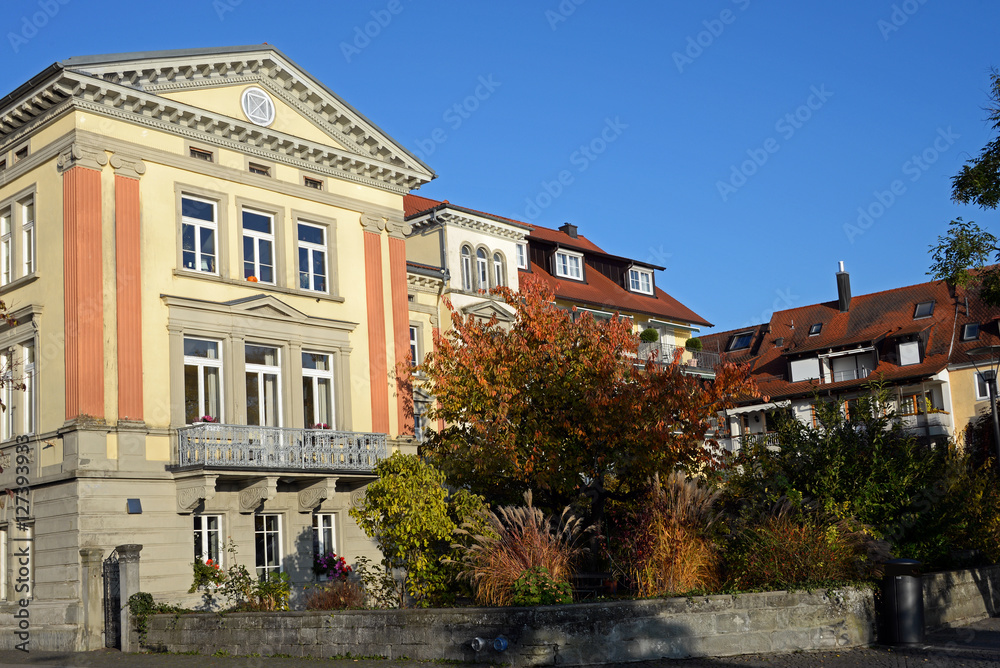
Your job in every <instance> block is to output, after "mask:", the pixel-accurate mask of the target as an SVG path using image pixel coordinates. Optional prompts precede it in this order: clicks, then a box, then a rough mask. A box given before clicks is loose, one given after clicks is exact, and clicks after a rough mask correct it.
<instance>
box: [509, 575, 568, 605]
mask: <svg viewBox="0 0 1000 668" xmlns="http://www.w3.org/2000/svg"><path fill="white" fill-rule="evenodd" d="M511 591H512V594H513V598H512V599H511V603H513V604H514V605H522V606H527V605H555V604H557V603H572V602H573V590H572V589H571V588H570V586H569V583H568V582H566V581H565V580H554V579H552V576H551V575H549V571H548V569H546V568H545V567H544V566H535V567H534V568H529V569H527V570H526V571H522V573H521V575H520V576H519V577H518V578H517V580H515V581H514V584H513V586H512V587H511Z"/></svg>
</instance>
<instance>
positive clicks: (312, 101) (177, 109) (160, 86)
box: [0, 44, 435, 193]
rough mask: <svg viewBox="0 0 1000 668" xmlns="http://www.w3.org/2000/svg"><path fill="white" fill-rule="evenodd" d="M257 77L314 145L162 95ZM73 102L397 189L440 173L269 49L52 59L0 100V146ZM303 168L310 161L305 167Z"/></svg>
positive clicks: (250, 81)
mask: <svg viewBox="0 0 1000 668" xmlns="http://www.w3.org/2000/svg"><path fill="white" fill-rule="evenodd" d="M251 84H256V85H259V86H261V87H262V88H263V89H265V90H266V91H267V92H268V93H269V94H270V95H272V96H273V97H275V98H276V99H279V100H281V101H282V102H284V103H285V104H287V105H288V106H291V107H293V108H294V109H295V110H296V111H297V112H298V113H300V114H301V115H302V116H304V117H305V118H307V119H308V120H309V121H311V122H312V123H313V124H314V125H315V126H316V127H318V128H320V129H321V130H322V131H323V132H324V133H326V134H327V135H328V136H329V137H330V138H331V141H330V142H328V143H322V144H319V143H316V142H312V141H307V140H304V139H302V138H299V137H294V136H291V135H287V134H284V133H282V132H281V131H280V130H278V129H276V128H272V127H262V126H259V125H255V124H253V123H252V122H250V121H248V120H246V119H244V118H233V117H228V116H224V115H223V114H220V113H215V112H212V111H210V110H206V109H201V108H198V107H193V106H190V105H186V104H183V103H180V102H176V101H173V100H170V99H169V98H167V97H164V95H162V94H160V93H168V92H178V91H181V90H194V89H200V88H216V87H222V86H237V85H239V86H246V85H251ZM67 107H76V108H83V109H86V110H87V111H90V112H93V113H98V114H106V115H113V116H115V117H118V118H123V117H124V118H125V119H127V120H129V121H134V122H138V123H140V124H144V125H154V126H155V127H162V126H163V124H167V125H168V127H169V126H172V128H173V129H175V130H176V131H178V132H180V133H182V134H184V135H186V136H189V137H192V138H197V139H198V140H199V141H204V142H206V143H210V144H218V145H221V146H225V147H227V148H237V149H238V148H240V146H241V145H242V147H244V148H245V147H257V148H262V149H264V150H267V151H268V152H269V154H271V155H269V157H271V158H272V159H274V160H278V161H282V162H287V163H288V164H293V165H296V166H299V165H300V163H309V164H308V166H309V168H311V169H313V170H315V171H319V172H325V173H328V174H329V175H331V176H335V177H338V178H344V179H347V180H352V181H357V182H361V183H366V184H368V185H376V186H378V187H383V188H387V189H390V190H393V191H395V192H400V193H403V192H406V191H408V190H409V189H410V188H416V187H419V186H420V185H421V184H423V183H426V182H428V181H430V180H431V179H433V178H435V174H434V172H433V171H431V169H430V168H429V167H427V165H425V164H424V163H423V162H422V161H421V160H419V159H418V158H417V157H416V156H414V155H413V154H412V153H410V152H409V151H408V150H407V149H406V148H404V147H403V146H402V145H401V144H399V143H397V142H396V141H395V140H393V139H392V138H391V137H390V136H389V135H388V134H386V133H385V132H384V131H383V130H382V129H381V128H379V127H378V126H377V125H375V124H374V123H372V121H370V120H369V119H368V118H367V117H365V116H364V115H363V114H361V113H360V112H358V111H357V110H356V109H354V107H352V106H351V105H349V104H347V102H345V101H344V100H343V99H341V98H340V97H339V96H338V95H337V94H336V93H334V92H333V91H331V90H330V89H329V88H327V87H326V86H325V85H323V84H322V83H321V82H319V81H317V80H316V79H314V78H313V77H312V76H311V75H310V74H308V73H307V72H306V71H305V70H303V69H302V68H301V67H299V66H298V65H297V64H295V63H294V62H293V61H292V60H291V59H290V58H288V57H287V56H285V54H283V53H282V52H281V51H279V50H278V49H276V48H274V47H273V46H270V45H267V44H263V45H253V46H236V47H223V48H213V49H183V50H171V51H145V52H136V53H119V54H110V55H103V56H79V57H74V58H68V59H66V60H63V61H61V62H57V63H54V64H53V65H51V66H49V67H48V68H46V69H45V70H43V71H42V72H41V73H40V74H39V75H37V76H35V77H33V78H32V79H30V80H29V81H27V82H26V83H25V84H23V85H22V86H20V87H19V88H18V89H17V90H15V91H13V92H12V93H10V94H9V95H7V96H5V97H3V98H2V99H0V145H3V144H6V143H8V142H9V141H11V142H12V141H17V140H18V138H19V137H20V136H22V135H24V134H27V133H28V132H31V131H33V130H34V129H35V128H37V127H38V126H39V125H41V124H42V123H43V122H45V121H47V120H49V119H51V118H52V117H53V115H54V114H56V113H60V112H61V111H63V110H65V108H67ZM301 166H305V165H304V164H302V165H301Z"/></svg>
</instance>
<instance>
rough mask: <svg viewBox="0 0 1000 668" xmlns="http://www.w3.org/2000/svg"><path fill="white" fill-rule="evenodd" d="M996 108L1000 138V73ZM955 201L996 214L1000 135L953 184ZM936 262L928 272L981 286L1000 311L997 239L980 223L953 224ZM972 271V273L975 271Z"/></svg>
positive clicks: (992, 111)
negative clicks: (989, 210)
mask: <svg viewBox="0 0 1000 668" xmlns="http://www.w3.org/2000/svg"><path fill="white" fill-rule="evenodd" d="M991 80H992V86H991V94H990V102H989V105H988V107H987V112H988V114H989V120H990V122H992V124H993V129H994V130H996V131H997V132H998V133H1000V71H997V70H996V69H994V70H993V72H992V74H991ZM951 196H952V199H953V200H954V201H956V202H960V203H962V204H975V205H976V206H978V207H980V208H982V209H991V210H992V209H996V208H997V204H998V203H1000V134H998V136H997V137H996V138H994V139H993V140H992V141H990V142H989V143H987V144H986V146H985V147H984V148H983V150H982V152H981V153H980V154H979V157H977V158H974V159H972V160H969V161H968V162H967V163H966V164H965V165H963V167H962V169H961V171H960V172H959V173H958V174H957V175H956V176H955V177H954V178H952V191H951ZM931 253H932V257H933V261H932V263H931V270H930V272H928V273H929V274H930V275H931V276H933V277H934V278H936V279H943V280H946V281H948V282H949V283H951V284H952V285H959V286H963V287H964V286H967V285H979V286H980V289H981V294H982V297H983V299H984V300H985V301H986V302H987V303H988V304H993V305H1000V269H998V268H997V267H987V265H989V264H990V263H991V262H1000V246H998V244H997V238H996V237H995V236H994V235H992V234H990V233H989V232H987V231H985V230H983V229H982V228H980V227H979V226H978V225H976V223H974V222H972V221H969V222H965V221H963V220H962V219H961V218H958V219H956V220H953V221H952V222H951V224H950V226H949V228H948V232H947V234H945V235H943V236H940V237H938V242H937V244H936V245H934V246H931ZM970 270H971V271H970Z"/></svg>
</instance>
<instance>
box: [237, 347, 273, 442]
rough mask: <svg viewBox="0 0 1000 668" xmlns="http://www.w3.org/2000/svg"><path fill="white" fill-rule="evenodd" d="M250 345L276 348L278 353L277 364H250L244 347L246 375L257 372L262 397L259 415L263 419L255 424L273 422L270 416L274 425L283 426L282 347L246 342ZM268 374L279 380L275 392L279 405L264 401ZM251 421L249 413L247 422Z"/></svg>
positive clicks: (262, 424)
mask: <svg viewBox="0 0 1000 668" xmlns="http://www.w3.org/2000/svg"><path fill="white" fill-rule="evenodd" d="M250 346H253V347H256V348H270V349H272V350H274V351H275V353H276V354H275V359H276V360H277V364H276V365H275V366H270V365H267V364H250V363H249V362H247V361H246V350H245V349H244V353H243V363H244V367H246V375H247V376H249V375H250V374H251V373H255V374H257V396H258V397H259V398H260V402H261V404H259V405H258V417H259V418H260V419H261V422H260V423H258V424H257V425H254V426H260V427H264V426H267V425H268V422H271V420H269V419H268V418H269V417H274V418H275V419H274V420H273V423H274V424H273V426H275V427H280V426H282V419H281V418H282V410H281V400H282V398H281V389H282V388H281V348H279V347H278V346H272V345H267V344H262V343H249V342H248V343H247V344H246V347H247V348H249V347H250ZM268 374H272V375H274V376H275V379H276V382H277V389H276V392H275V396H276V397H277V400H278V405H277V406H269V405H268V404H267V403H265V402H264V397H265V393H264V376H265V375H268ZM261 405H263V408H264V410H263V411H261V410H260V408H261ZM268 411H277V413H276V414H275V415H272V414H271V413H269V412H268ZM249 423H250V416H249V415H247V424H249Z"/></svg>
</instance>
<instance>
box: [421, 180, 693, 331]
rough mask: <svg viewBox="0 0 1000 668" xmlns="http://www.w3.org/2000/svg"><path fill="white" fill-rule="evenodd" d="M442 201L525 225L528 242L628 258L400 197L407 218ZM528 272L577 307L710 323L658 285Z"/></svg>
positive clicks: (558, 235) (590, 272) (536, 228)
mask: <svg viewBox="0 0 1000 668" xmlns="http://www.w3.org/2000/svg"><path fill="white" fill-rule="evenodd" d="M442 204H448V205H449V206H453V207H454V208H455V209H458V210H462V211H469V212H472V213H476V214H479V215H483V216H486V217H489V218H494V219H497V220H502V221H506V222H509V223H513V224H515V225H521V226H525V227H528V228H529V229H530V232H529V233H528V236H527V239H528V243H529V244H530V243H531V242H532V241H540V242H544V243H546V244H558V245H559V246H560V247H562V248H571V249H574V250H578V251H580V252H582V253H584V254H585V255H586V254H599V255H601V256H604V257H605V258H611V259H614V260H620V261H629V260H628V259H627V258H620V257H617V256H614V255H611V254H610V253H607V252H605V251H604V250H603V249H601V248H600V247H599V246H598V245H597V244H595V243H594V242H592V241H590V240H589V239H587V238H586V237H585V236H583V235H580V234H578V235H577V236H576V237H571V236H570V235H569V234H567V233H566V232H563V231H561V230H554V229H552V228H549V227H544V226H542V225H536V224H535V223H525V222H523V221H520V220H515V219H513V218H505V217H504V216H497V215H496V214H492V213H486V212H483V211H476V210H475V209H468V208H466V207H459V206H455V205H452V204H451V203H450V202H448V201H447V200H444V201H443V202H442V201H438V200H433V199H429V198H427V197H419V196H417V195H405V196H404V197H403V209H404V212H405V214H406V217H407V218H411V217H415V216H418V215H420V214H422V213H425V212H427V211H430V210H431V209H434V208H436V207H438V206H441V205H442ZM638 264H642V265H643V266H649V267H652V266H653V265H649V264H647V263H638ZM518 273H519V274H520V275H525V274H528V273H529V272H527V271H525V270H520V271H519V272H518ZM530 273H531V274H533V275H535V276H541V277H542V278H544V279H545V280H546V281H547V282H548V283H549V285H551V286H552V288H553V290H555V293H556V297H558V298H560V299H564V300H566V301H570V302H578V303H579V305H580V306H587V307H590V308H595V309H599V310H608V311H622V312H629V313H636V314H641V315H647V316H652V317H654V318H662V319H668V320H673V321H677V322H678V324H692V325H702V326H705V327H711V326H712V324H711V323H710V322H708V321H707V320H705V319H704V318H702V317H701V316H700V315H698V314H697V313H695V312H694V311H692V310H691V309H689V308H688V307H686V306H684V304H681V303H680V302H679V301H677V300H676V299H674V298H673V297H671V296H670V295H668V294H667V293H666V292H664V291H663V290H661V289H659V288H656V294H655V295H641V294H637V293H634V292H630V291H628V290H626V289H625V288H624V287H623V286H621V285H618V284H617V283H615V282H614V281H612V280H611V279H610V278H608V277H607V276H605V275H604V274H602V273H600V272H599V271H597V270H596V269H594V268H592V267H588V268H587V282H586V283H582V282H580V281H574V280H570V279H557V278H556V277H554V276H552V275H551V274H549V273H548V272H547V271H546V270H545V269H544V268H542V267H540V266H538V265H537V264H534V263H532V264H531V272H530Z"/></svg>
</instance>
